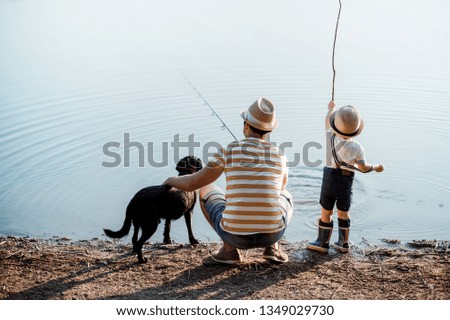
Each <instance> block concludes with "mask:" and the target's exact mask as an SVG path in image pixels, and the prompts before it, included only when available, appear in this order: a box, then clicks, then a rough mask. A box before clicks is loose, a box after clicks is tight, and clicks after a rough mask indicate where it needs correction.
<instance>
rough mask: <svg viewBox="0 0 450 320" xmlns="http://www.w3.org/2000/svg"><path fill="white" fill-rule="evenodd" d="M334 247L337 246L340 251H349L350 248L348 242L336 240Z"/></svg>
mask: <svg viewBox="0 0 450 320" xmlns="http://www.w3.org/2000/svg"><path fill="white" fill-rule="evenodd" d="M332 246H333V248H335V249H336V250H337V251H339V252H340V253H347V252H348V251H349V250H350V249H349V247H348V242H340V241H338V242H335V243H333V244H332Z"/></svg>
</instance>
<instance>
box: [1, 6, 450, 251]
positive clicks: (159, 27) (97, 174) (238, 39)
mask: <svg viewBox="0 0 450 320" xmlns="http://www.w3.org/2000/svg"><path fill="white" fill-rule="evenodd" d="M342 2H343V8H342V15H341V22H340V27H339V36H338V40H337V47H336V50H337V51H336V68H337V77H336V101H337V104H338V105H339V106H341V105H344V104H353V105H355V106H357V107H358V108H359V109H360V111H361V113H362V115H363V118H364V119H365V122H366V128H365V130H364V132H363V133H362V135H361V136H360V137H358V141H359V142H360V143H361V144H362V145H364V147H365V149H366V153H367V160H368V161H369V162H371V163H383V164H384V165H385V167H386V170H385V172H383V173H381V174H377V173H370V174H366V175H363V174H358V175H357V178H356V183H355V190H354V193H355V195H354V202H353V207H352V211H351V215H352V219H353V228H352V234H351V240H352V241H353V242H356V243H357V242H359V241H361V240H362V239H363V238H365V239H368V240H369V241H373V242H378V241H380V239H383V238H390V239H400V240H402V241H410V240H412V239H424V238H426V239H441V240H449V239H450V237H449V231H448V230H449V227H450V209H449V208H450V184H449V181H450V170H447V169H446V166H447V165H448V163H449V160H450V150H449V146H450V108H449V103H450V54H449V51H450V45H449V43H448V39H450V23H449V20H448V17H449V16H450V5H449V3H448V1H445V0H442V1H438V0H432V1H426V2H424V1H411V0H399V1H388V0H376V1H375V0H370V1H357V0H342ZM337 10H338V1H337V0H336V1H334V0H333V1H332V0H328V1H312V0H311V1H305V0H295V1H294V0H291V1H283V0H282V1H263V0H246V1H226V2H225V3H223V2H219V1H207V0H204V1H198V0H190V1H182V0H178V1H176V0H173V1H162V0H160V1H144V0H136V1H125V0H118V1H109V0H108V1H106V0H102V1H99V0H96V1H85V0H81V1H68V0H67V1H54V0H34V1H6V0H2V1H0V112H1V116H0V174H1V177H0V234H2V235H19V236H24V235H30V236H37V237H51V236H67V237H70V238H73V239H80V238H92V237H103V235H102V228H104V227H108V228H111V229H118V228H119V227H120V226H121V225H122V221H123V218H124V215H125V208H126V206H127V203H128V201H129V200H130V199H131V197H132V196H133V195H134V193H135V192H136V191H138V190H139V189H140V188H142V187H145V186H148V185H154V184H160V183H162V182H163V181H164V180H165V178H166V177H168V176H170V175H175V174H176V172H175V170H174V167H175V164H174V157H175V156H176V154H175V151H176V150H174V148H172V147H171V144H170V143H171V142H173V141H175V139H176V137H179V140H181V141H188V138H189V136H191V135H193V137H194V140H195V141H196V142H199V147H196V148H195V149H194V153H195V155H197V156H199V157H202V158H204V152H203V147H204V146H205V145H208V143H211V142H217V143H220V144H223V145H226V144H227V143H229V142H231V141H232V140H233V139H232V137H231V135H230V134H229V133H228V132H227V131H226V130H223V129H222V128H221V124H220V122H219V121H218V119H217V118H215V117H213V116H212V115H211V111H210V110H209V109H208V108H207V107H206V106H205V105H204V104H203V102H202V100H201V99H200V98H199V97H198V95H197V94H196V93H195V92H194V91H193V89H192V88H191V87H190V86H189V84H188V83H187V82H186V81H185V79H183V77H182V76H181V75H180V73H179V71H178V70H182V72H183V73H184V74H185V75H186V76H187V77H188V78H189V80H190V81H192V83H194V84H195V86H196V87H197V89H198V90H199V91H200V92H201V93H202V94H203V95H204V97H205V98H206V99H207V100H208V102H209V103H210V104H211V105H212V106H213V107H214V108H215V109H216V111H217V113H218V114H219V115H220V116H221V117H222V118H223V120H224V121H225V123H226V124H227V125H228V126H229V127H230V129H231V130H232V131H233V132H234V134H235V135H237V136H238V137H240V138H241V137H242V120H241V118H240V117H239V112H240V111H241V110H244V109H246V108H247V107H248V106H249V105H250V104H251V103H252V102H253V101H254V100H255V99H256V98H258V97H260V96H265V97H268V98H269V99H271V100H272V101H273V102H274V103H275V104H276V106H277V108H278V109H277V112H278V118H279V122H280V127H279V128H278V129H276V130H275V131H274V132H273V134H272V136H271V140H272V141H274V142H277V143H278V144H280V143H283V142H285V143H286V142H287V143H291V144H292V147H291V148H288V149H286V152H287V155H288V157H289V159H290V160H291V161H293V160H294V156H295V154H301V157H302V158H301V161H300V163H299V165H296V166H293V167H291V168H290V181H289V190H290V191H291V193H292V194H293V195H294V198H295V212H294V217H293V220H292V223H291V225H290V226H289V228H288V231H287V232H286V237H287V239H288V240H291V241H298V240H305V239H313V238H315V236H316V222H317V218H318V215H319V213H320V205H319V204H318V196H319V191H320V183H321V180H320V179H321V168H322V166H319V167H311V166H308V165H307V162H305V161H304V160H305V157H306V156H307V159H306V160H309V161H316V160H323V159H324V150H323V149H322V150H320V149H317V148H310V149H309V152H308V153H307V154H306V155H305V154H304V152H303V149H304V147H305V146H308V145H310V143H311V142H315V143H319V144H323V142H324V134H323V118H324V116H325V113H326V110H327V107H326V106H327V103H328V101H329V100H330V96H331V77H332V69H331V52H332V42H333V36H334V27H335V22H336V20H335V19H336V14H337ZM177 135H178V136H177ZM127 137H129V139H130V141H132V142H138V143H140V144H142V145H144V146H145V149H144V151H145V152H144V153H145V154H144V156H145V159H144V160H145V161H144V165H143V166H139V151H138V149H137V148H136V147H133V148H130V149H129V150H130V156H129V158H130V162H129V164H127V163H125V162H124V155H125V154H124V153H125V151H126V150H125V149H126V148H125V147H124V145H125V141H124V139H128V138H127ZM109 142H112V143H120V147H119V148H117V149H114V148H113V149H110V150H114V151H115V152H116V153H117V154H118V155H120V159H121V162H120V165H118V166H115V167H107V166H104V165H103V166H102V163H104V162H108V163H111V162H112V160H114V159H113V158H111V157H110V156H107V155H106V154H105V153H104V152H103V147H104V145H105V144H107V143H109ZM165 143H168V151H167V152H166V151H165V149H164V146H165ZM149 147H150V148H149ZM187 153H188V150H187V148H184V149H183V148H182V149H181V150H180V151H179V154H180V156H184V155H185V154H187ZM148 156H149V157H150V158H151V159H152V160H155V161H157V162H158V161H159V162H161V161H163V160H164V159H166V160H167V161H168V163H167V165H165V166H162V167H161V166H155V165H150V164H149V163H148V161H147V157H148ZM218 183H219V184H220V185H222V186H224V180H223V179H221V180H220V181H219V182H218ZM162 233H163V228H162V225H161V226H160V228H159V229H158V231H157V234H156V235H155V236H154V237H153V238H152V241H161V240H162ZM172 233H173V239H174V240H176V241H179V242H186V241H187V233H186V231H185V226H184V222H183V221H182V220H180V221H179V222H176V223H174V225H173V232H172ZM194 233H195V234H196V236H197V237H198V238H199V239H200V240H203V241H208V240H215V241H217V240H218V237H217V236H216V235H215V234H214V232H212V230H211V229H210V228H209V226H208V225H207V223H206V222H205V220H204V218H203V217H202V215H201V212H200V210H199V208H198V207H196V209H195V217H194ZM128 239H129V238H128Z"/></svg>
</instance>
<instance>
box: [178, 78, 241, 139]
mask: <svg viewBox="0 0 450 320" xmlns="http://www.w3.org/2000/svg"><path fill="white" fill-rule="evenodd" d="M178 72H179V73H180V74H181V76H182V77H183V78H184V79H185V80H186V81H187V83H189V85H190V86H191V87H192V88H193V89H194V91H195V92H196V93H197V94H198V96H199V97H200V99H202V100H203V102H204V105H205V106H207V107H209V109H211V111H212V112H213V115H215V116H216V117H217V119H219V121H220V122H221V123H222V126H223V128H226V129H227V130H228V132H229V133H230V134H231V135H232V136H233V138H234V140H238V139H237V138H236V136H235V135H234V134H233V132H231V130H230V128H228V126H227V125H226V123H225V122H224V121H223V120H222V118H221V117H220V116H219V115H218V114H217V112H216V110H214V108H213V107H212V106H211V105H210V104H209V102H208V101H207V100H206V99H205V97H203V95H202V94H201V93H200V91H198V90H197V88H196V87H195V86H194V84H193V83H192V82H191V81H190V80H189V79H188V78H187V77H186V75H185V74H184V73H183V72H181V70H180V69H178Z"/></svg>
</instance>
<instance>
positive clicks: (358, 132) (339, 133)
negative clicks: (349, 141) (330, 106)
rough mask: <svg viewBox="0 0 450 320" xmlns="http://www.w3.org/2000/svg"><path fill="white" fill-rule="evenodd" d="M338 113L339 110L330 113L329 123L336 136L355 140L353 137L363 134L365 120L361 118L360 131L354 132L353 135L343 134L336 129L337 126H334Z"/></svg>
mask: <svg viewBox="0 0 450 320" xmlns="http://www.w3.org/2000/svg"><path fill="white" fill-rule="evenodd" d="M337 111H338V110H335V111H333V112H332V113H330V116H329V118H328V122H329V125H330V127H331V130H333V132H334V133H335V134H336V135H338V136H340V137H343V138H353V137H356V136H358V135H360V134H361V132H362V131H363V130H364V120H363V119H362V118H361V120H360V123H359V128H358V130H357V131H356V132H353V133H351V134H346V133H343V132H341V131H339V130H338V129H337V128H336V126H335V125H334V119H335V118H336V114H337Z"/></svg>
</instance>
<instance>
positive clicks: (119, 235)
mask: <svg viewBox="0 0 450 320" xmlns="http://www.w3.org/2000/svg"><path fill="white" fill-rule="evenodd" d="M129 210H130V207H129V206H128V208H127V214H126V216H125V221H124V222H123V226H122V228H121V229H120V230H119V231H112V230H109V229H103V231H104V232H105V234H106V235H107V236H108V237H110V238H122V237H125V236H126V235H127V234H128V232H130V228H131V221H132V220H133V219H132V217H131V215H130V214H129Z"/></svg>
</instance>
